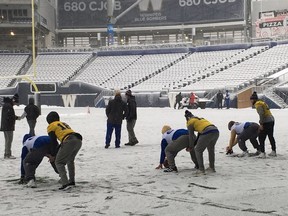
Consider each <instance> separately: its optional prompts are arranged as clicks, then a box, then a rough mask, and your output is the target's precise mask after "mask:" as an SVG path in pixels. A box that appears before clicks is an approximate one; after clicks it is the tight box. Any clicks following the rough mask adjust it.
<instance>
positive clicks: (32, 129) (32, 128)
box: [27, 120, 36, 136]
mask: <svg viewBox="0 0 288 216" xmlns="http://www.w3.org/2000/svg"><path fill="white" fill-rule="evenodd" d="M27 122H28V125H29V129H30V131H29V134H30V135H31V136H35V126H36V120H27Z"/></svg>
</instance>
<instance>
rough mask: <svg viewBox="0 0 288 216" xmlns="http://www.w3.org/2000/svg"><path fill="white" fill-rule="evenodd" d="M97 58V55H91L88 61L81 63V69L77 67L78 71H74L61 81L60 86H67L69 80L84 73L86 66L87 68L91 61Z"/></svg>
mask: <svg viewBox="0 0 288 216" xmlns="http://www.w3.org/2000/svg"><path fill="white" fill-rule="evenodd" d="M96 58H97V56H96V55H92V56H90V57H89V58H88V59H87V61H86V62H85V63H84V64H83V65H81V67H80V68H79V69H77V70H76V71H74V73H73V74H72V75H70V76H69V77H68V78H67V79H66V80H64V81H63V82H62V83H60V86H65V85H66V84H67V83H68V82H70V81H73V80H74V79H75V78H76V77H77V76H78V75H79V74H80V73H82V72H83V71H84V70H85V68H87V67H88V66H89V65H90V64H91V62H93V61H94V60H95V59H96Z"/></svg>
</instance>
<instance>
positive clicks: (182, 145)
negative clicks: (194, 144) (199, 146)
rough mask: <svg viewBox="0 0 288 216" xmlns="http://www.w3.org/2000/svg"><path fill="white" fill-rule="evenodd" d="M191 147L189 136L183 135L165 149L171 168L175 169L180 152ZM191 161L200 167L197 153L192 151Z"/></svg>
mask: <svg viewBox="0 0 288 216" xmlns="http://www.w3.org/2000/svg"><path fill="white" fill-rule="evenodd" d="M188 147H189V135H182V136H180V137H178V139H176V140H174V141H173V142H172V143H170V144H169V145H168V146H167V147H166V148H165V154H166V156H167V160H168V164H169V167H170V168H175V167H176V165H175V157H176V156H177V154H178V152H180V151H181V150H183V149H186V148H188ZM190 156H191V160H192V161H193V162H194V164H195V166H196V167H198V162H197V159H196V155H195V151H194V149H192V150H191V151H190Z"/></svg>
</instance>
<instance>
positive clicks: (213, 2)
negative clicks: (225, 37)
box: [57, 0, 245, 28]
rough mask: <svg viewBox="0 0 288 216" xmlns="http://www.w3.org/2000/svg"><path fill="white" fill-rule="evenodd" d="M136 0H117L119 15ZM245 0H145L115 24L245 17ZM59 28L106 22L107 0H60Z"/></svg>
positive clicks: (197, 21) (204, 20)
mask: <svg viewBox="0 0 288 216" xmlns="http://www.w3.org/2000/svg"><path fill="white" fill-rule="evenodd" d="M135 1H136V0H115V7H114V16H115V17H117V16H118V15H119V14H121V13H122V12H123V11H125V10H126V9H127V8H129V7H130V6H131V5H133V4H134V3H135ZM244 7H245V0H143V1H141V2H140V3H139V5H137V6H136V7H134V8H133V9H131V10H130V11H129V12H128V13H127V14H126V15H124V16H123V17H121V18H120V19H119V20H118V21H117V23H116V25H115V26H119V27H136V26H137V27H138V26H139V27H140V26H161V25H179V24H199V23H211V22H214V23H217V22H229V21H243V20H244ZM57 20H58V27H59V28H103V27H106V26H107V1H106V0H58V18H57Z"/></svg>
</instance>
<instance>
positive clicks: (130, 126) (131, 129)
mask: <svg viewBox="0 0 288 216" xmlns="http://www.w3.org/2000/svg"><path fill="white" fill-rule="evenodd" d="M135 124H136V120H135V119H132V120H130V121H127V125H126V127H127V131H128V140H129V143H132V144H133V143H135V142H138V140H137V138H136V136H135V132H134V127H135Z"/></svg>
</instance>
